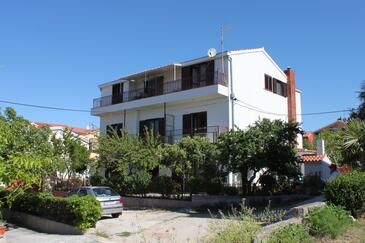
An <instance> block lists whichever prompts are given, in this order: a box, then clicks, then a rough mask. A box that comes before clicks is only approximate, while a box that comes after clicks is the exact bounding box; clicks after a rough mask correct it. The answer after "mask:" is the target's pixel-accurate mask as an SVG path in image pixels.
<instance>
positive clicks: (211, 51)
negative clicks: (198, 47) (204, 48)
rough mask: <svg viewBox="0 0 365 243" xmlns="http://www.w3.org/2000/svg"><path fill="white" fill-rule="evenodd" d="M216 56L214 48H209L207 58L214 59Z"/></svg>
mask: <svg viewBox="0 0 365 243" xmlns="http://www.w3.org/2000/svg"><path fill="white" fill-rule="evenodd" d="M215 55H217V50H216V49H215V48H209V50H208V57H215Z"/></svg>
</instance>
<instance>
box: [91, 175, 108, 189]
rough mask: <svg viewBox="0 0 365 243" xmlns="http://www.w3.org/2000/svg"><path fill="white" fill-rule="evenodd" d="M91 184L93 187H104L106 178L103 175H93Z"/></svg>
mask: <svg viewBox="0 0 365 243" xmlns="http://www.w3.org/2000/svg"><path fill="white" fill-rule="evenodd" d="M90 184H91V185H93V186H104V185H105V184H106V178H105V177H103V176H101V175H92V176H90Z"/></svg>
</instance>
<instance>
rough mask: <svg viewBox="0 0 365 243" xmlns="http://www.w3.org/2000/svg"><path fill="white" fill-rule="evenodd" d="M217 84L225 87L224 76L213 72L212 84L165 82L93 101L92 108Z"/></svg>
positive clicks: (179, 81) (204, 82)
mask: <svg viewBox="0 0 365 243" xmlns="http://www.w3.org/2000/svg"><path fill="white" fill-rule="evenodd" d="M217 84H220V85H223V86H227V84H226V79H225V78H224V75H223V74H222V73H219V72H215V75H214V81H213V82H207V81H203V82H192V83H191V84H189V85H188V86H187V85H184V83H183V82H182V80H181V79H179V80H173V81H167V82H164V83H163V84H162V85H161V86H157V87H148V86H147V87H145V88H141V89H133V90H128V91H125V92H123V93H122V94H119V95H108V96H103V97H100V98H96V99H94V102H93V108H100V107H105V106H110V105H114V104H120V103H125V102H129V101H134V100H139V99H144V98H148V97H154V96H159V95H165V94H170V93H175V92H179V91H184V90H189V89H196V88H201V87H207V86H212V85H217Z"/></svg>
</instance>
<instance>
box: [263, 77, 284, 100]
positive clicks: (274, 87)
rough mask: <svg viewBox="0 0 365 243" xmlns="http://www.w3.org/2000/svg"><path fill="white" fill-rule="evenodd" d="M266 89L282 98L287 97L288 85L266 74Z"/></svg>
mask: <svg viewBox="0 0 365 243" xmlns="http://www.w3.org/2000/svg"><path fill="white" fill-rule="evenodd" d="M265 89H266V90H268V91H271V92H273V93H275V94H278V95H280V96H284V97H287V92H288V91H287V84H286V83H284V82H282V81H280V80H278V79H276V78H273V77H271V76H269V75H267V74H265Z"/></svg>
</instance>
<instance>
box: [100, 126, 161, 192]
mask: <svg viewBox="0 0 365 243" xmlns="http://www.w3.org/2000/svg"><path fill="white" fill-rule="evenodd" d="M159 151H160V139H159V138H158V137H156V136H154V135H153V133H150V132H147V133H146V137H145V138H144V139H141V138H139V137H137V136H135V135H130V134H128V133H127V131H125V130H122V131H121V133H120V134H118V133H117V132H116V131H112V132H111V133H110V134H109V135H108V136H105V135H104V136H103V135H102V136H100V137H99V149H98V152H99V160H98V164H99V167H101V168H105V169H106V177H107V179H108V181H109V182H110V183H111V184H113V186H115V187H116V189H117V190H119V191H120V192H122V193H126V192H128V191H130V189H132V188H137V186H136V185H132V186H131V185H130V183H133V182H136V181H137V179H136V178H137V177H136V176H134V177H136V178H133V179H131V178H129V177H131V176H133V174H135V173H136V172H138V171H144V172H143V173H142V172H141V173H139V175H138V177H141V176H144V175H146V174H147V173H150V171H151V170H153V169H155V168H157V167H159V163H160V153H159ZM143 180H144V181H145V182H144V184H145V185H146V184H147V183H146V181H148V178H146V177H144V178H143ZM128 183H129V184H128ZM138 187H139V188H140V185H139V186H138ZM140 189H141V188H140ZM141 190H142V189H141Z"/></svg>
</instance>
